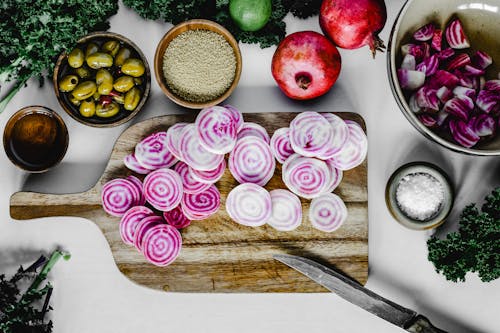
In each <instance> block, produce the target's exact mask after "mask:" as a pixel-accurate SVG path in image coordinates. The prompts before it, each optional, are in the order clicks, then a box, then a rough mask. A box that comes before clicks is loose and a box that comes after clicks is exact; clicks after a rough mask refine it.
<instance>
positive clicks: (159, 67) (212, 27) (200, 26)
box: [154, 19, 242, 109]
mask: <svg viewBox="0 0 500 333" xmlns="http://www.w3.org/2000/svg"><path fill="white" fill-rule="evenodd" d="M188 30H209V31H213V32H216V33H218V34H220V35H222V36H223V37H224V38H225V39H226V41H227V42H228V43H229V44H230V45H231V47H232V48H233V51H234V55H235V57H236V73H235V76H234V80H233V82H232V84H231V86H230V87H229V88H228V89H227V90H226V92H225V93H224V94H222V95H221V96H219V97H217V98H215V99H213V100H211V101H208V102H202V103H197V102H192V101H187V100H185V99H183V98H182V97H180V96H178V95H177V94H175V93H174V92H173V91H172V90H171V89H170V88H169V87H168V85H167V84H166V82H165V77H164V75H163V55H164V54H165V50H166V49H167V47H168V45H169V44H170V42H171V41H172V40H173V39H174V38H175V37H177V36H178V35H180V34H181V33H183V32H186V31H188ZM241 66H242V62H241V52H240V48H239V46H238V42H237V41H236V39H235V38H234V37H233V35H232V34H231V33H230V32H229V31H228V30H227V29H226V28H224V27H223V26H221V25H220V24H218V23H215V22H213V21H209V20H202V19H195V20H189V21H186V22H183V23H180V24H178V25H176V26H174V27H173V28H172V29H170V30H169V31H168V32H167V33H166V34H165V35H164V36H163V37H162V39H161V40H160V42H159V44H158V46H157V48H156V53H155V58H154V70H155V76H156V80H157V81H158V84H159V85H160V88H161V90H162V91H163V92H164V93H165V95H167V97H168V98H170V100H172V101H173V102H174V103H177V104H179V105H181V106H184V107H187V108H190V109H202V108H205V107H208V106H212V105H216V104H219V103H220V102H222V101H224V100H225V99H226V98H228V97H229V95H231V93H232V92H233V90H234V89H235V88H236V86H237V85H238V81H239V80H240V75H241Z"/></svg>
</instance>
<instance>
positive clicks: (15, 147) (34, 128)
mask: <svg viewBox="0 0 500 333" xmlns="http://www.w3.org/2000/svg"><path fill="white" fill-rule="evenodd" d="M68 141H69V137H68V129H67V128H66V124H65V123H64V121H63V119H62V118H61V117H60V116H59V115H58V114H57V113H56V112H54V111H52V110H51V109H48V108H46V107H43V106H28V107H25V108H23V109H21V110H19V111H17V112H16V113H14V115H12V117H10V119H9V121H8V122H7V125H5V129H4V132H3V146H4V149H5V153H6V154H7V156H8V157H9V159H10V160H11V161H12V163H14V164H15V165H17V166H18V167H20V168H21V169H23V170H25V171H28V172H44V171H47V170H49V169H50V168H51V167H53V166H54V165H56V164H58V163H59V162H60V161H61V160H62V158H63V157H64V155H65V154H66V150H67V148H68Z"/></svg>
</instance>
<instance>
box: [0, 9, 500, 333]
mask: <svg viewBox="0 0 500 333" xmlns="http://www.w3.org/2000/svg"><path fill="white" fill-rule="evenodd" d="M386 3H387V7H388V20H387V24H386V26H385V28H384V30H383V31H382V33H381V37H382V39H383V40H384V41H386V44H387V41H388V35H389V31H390V28H391V27H392V24H393V22H394V19H395V17H396V14H397V12H398V11H399V9H400V8H401V6H402V4H403V1H400V0H394V1H386ZM287 22H288V28H287V33H291V32H295V31H299V30H315V31H320V29H319V25H318V21H317V18H312V19H309V20H306V21H304V20H298V19H295V18H292V17H287ZM111 23H112V24H111V31H114V32H117V33H120V34H123V35H125V36H127V37H129V38H130V39H132V40H133V41H134V42H136V43H137V44H138V45H139V47H140V48H141V49H142V50H143V51H144V53H145V54H146V56H147V58H148V61H149V63H150V65H151V66H152V64H153V55H154V50H155V48H156V44H157V43H158V41H159V40H160V38H161V37H162V36H163V34H164V33H165V32H166V31H167V30H168V29H169V28H170V27H171V25H170V24H165V23H160V22H150V21H144V20H142V19H141V18H139V17H138V16H137V15H136V14H134V13H133V12H131V11H130V10H128V9H127V8H124V7H123V6H122V5H121V7H120V11H119V14H118V15H116V16H115V17H113V19H112V20H111ZM274 49H275V48H274V47H273V48H268V49H264V50H261V49H260V48H259V47H257V46H255V45H241V50H242V54H243V72H242V76H241V81H240V85H239V86H238V88H237V90H236V91H235V92H234V94H233V96H232V97H231V98H230V99H229V100H228V102H229V103H231V104H233V105H235V106H237V107H238V108H239V109H240V110H242V111H243V112H269V111H273V112H277V111H305V110H315V111H354V112H358V113H360V114H361V115H362V116H363V117H364V118H365V120H366V122H367V127H368V136H369V145H370V148H369V163H368V166H369V172H368V175H369V263H370V274H369V279H368V283H367V287H369V288H370V289H372V290H374V291H376V292H378V293H380V294H381V295H383V296H385V297H388V298H390V299H392V300H394V301H396V302H398V303H400V304H401V305H404V306H406V307H410V308H412V309H414V310H416V311H419V312H420V313H423V314H425V315H427V316H428V317H429V318H430V319H431V320H432V321H433V323H434V324H435V325H436V326H438V327H441V328H442V329H445V330H447V331H449V332H495V331H496V332H498V330H499V329H498V326H497V325H496V324H498V322H499V320H498V315H499V309H500V297H499V296H500V280H497V281H494V282H491V283H482V282H481V281H480V280H479V279H478V278H477V277H476V276H475V275H471V274H469V275H468V276H467V282H466V283H452V282H447V281H446V280H445V279H444V278H443V277H442V276H440V275H438V274H437V273H436V272H435V271H434V268H433V266H432V264H431V263H429V262H428V261H427V259H426V257H427V249H426V240H427V239H428V237H429V236H430V235H431V234H432V232H430V231H426V232H417V231H411V230H407V229H405V228H403V227H402V226H400V225H399V224H398V223H396V222H395V221H394V220H393V219H392V218H391V216H390V215H389V212H388V210H387V208H386V205H385V202H384V189H385V184H386V182H387V179H388V177H389V176H390V174H391V173H392V172H393V171H394V170H395V169H396V168H397V167H398V166H400V165H402V164H404V163H406V162H409V161H429V162H434V163H436V164H438V165H440V166H441V167H442V168H444V169H445V170H446V171H447V172H448V173H449V175H450V177H451V179H452V180H453V182H454V184H455V187H456V192H457V199H456V205H455V210H454V213H453V215H452V217H451V218H450V220H449V221H448V222H447V224H446V225H445V226H444V227H443V228H441V229H440V230H439V231H438V232H439V233H440V234H443V233H445V232H447V231H449V230H454V229H455V228H456V223H457V215H458V212H459V210H461V209H462V208H463V206H464V205H465V204H467V203H469V202H475V201H480V200H482V198H483V197H484V195H485V194H486V193H488V192H489V191H490V190H491V189H492V188H493V187H494V186H495V185H497V186H498V185H500V178H499V174H500V173H499V171H500V159H499V158H498V157H497V158H481V157H472V156H463V155H459V154H456V153H453V152H450V151H447V150H445V149H444V148H441V147H438V146H437V145H436V144H433V143H431V142H430V141H428V140H426V139H425V138H424V137H423V136H422V135H421V134H419V133H418V132H417V131H416V130H415V129H414V128H413V127H412V126H411V125H410V124H409V123H408V122H407V121H406V119H405V118H404V116H403V115H402V114H401V112H400V110H399V109H398V107H397V105H396V103H395V101H394V98H393V96H392V94H391V92H390V88H389V83H388V79H387V74H386V57H385V54H378V56H377V58H376V59H375V60H373V59H372V58H371V55H370V52H369V50H368V49H367V48H362V49H359V50H354V51H347V50H340V52H341V55H342V61H343V64H342V72H341V75H340V77H339V80H338V82H337V84H336V85H335V86H334V88H333V89H332V91H330V92H329V93H328V94H327V95H326V96H324V97H323V98H319V99H318V100H315V101H312V102H305V103H298V102H292V101H290V100H288V99H287V98H286V97H284V96H283V95H282V94H281V92H280V91H279V90H278V88H277V87H276V85H275V83H274V81H273V79H272V76H271V73H270V64H271V58H272V54H273V52H274ZM32 104H40V105H45V106H48V107H50V108H52V109H54V110H56V111H57V112H58V113H59V114H60V115H61V116H62V117H63V118H64V120H65V121H66V124H67V125H68V129H69V132H70V145H69V149H68V152H67V154H66V157H65V159H64V161H63V163H62V164H61V165H60V166H59V167H57V168H55V169H54V170H53V171H51V172H49V173H48V174H45V175H42V176H40V175H38V176H29V177H28V175H27V174H26V173H24V172H22V171H20V170H18V169H17V168H15V167H14V166H13V165H12V164H11V163H10V161H9V160H8V159H7V157H6V156H5V153H4V151H3V150H2V151H1V152H0V170H1V171H0V185H1V192H0V272H1V271H4V272H5V271H7V272H12V271H13V270H14V269H15V267H16V265H18V264H19V263H28V262H30V261H33V260H34V259H35V258H37V257H38V255H39V252H40V251H46V252H49V251H51V250H52V249H54V248H55V247H56V246H60V247H62V248H64V249H67V250H69V251H71V253H72V255H73V257H72V259H71V260H70V261H68V262H60V263H58V264H57V265H56V267H55V268H54V270H53V273H52V274H51V277H50V279H51V281H52V282H53V284H54V286H55V289H54V293H53V298H52V303H51V304H52V306H53V307H54V309H55V310H54V311H53V312H52V319H53V321H54V324H55V329H54V332H56V333H61V332H75V333H77V332H78V333H83V332H89V333H90V332H121V333H127V332H138V331H140V332H144V333H147V332H166V331H170V332H217V333H224V332H236V331H237V332H239V333H244V332H281V331H287V332H368V331H370V332H387V333H391V332H400V331H402V330H401V329H399V328H397V327H394V326H392V325H390V324H388V323H386V322H384V321H383V320H381V319H379V318H377V317H375V316H373V315H371V314H369V313H367V312H364V311H363V310H361V309H359V308H357V307H356V306H354V305H351V304H349V303H348V302H346V301H344V300H342V299H340V298H339V297H337V296H336V295H334V294H218V295H217V294H216V295H213V294H179V293H177V294H174V293H164V292H159V291H154V290H149V289H146V288H143V287H141V286H137V285H135V284H134V283H132V282H130V281H129V280H128V279H127V278H126V277H124V276H123V275H122V274H121V273H120V272H119V271H118V269H117V268H116V266H115V264H114V262H113V259H112V256H111V252H110V249H109V247H108V244H107V242H106V240H105V238H104V237H103V235H102V234H101V232H100V231H99V229H98V228H97V227H96V226H95V225H94V224H93V223H92V222H89V221H87V220H84V219H80V218H47V219H39V220H34V221H14V220H12V219H11V218H10V216H9V196H10V195H11V194H12V193H13V192H15V191H19V190H21V189H22V188H24V189H29V190H37V191H42V192H57V193H63V192H78V191H83V190H85V189H87V188H88V187H90V186H92V185H93V184H94V183H95V182H96V180H97V179H98V177H99V176H100V174H101V173H102V170H103V169H104V166H105V163H106V162H107V160H108V157H109V153H110V151H111V149H112V146H113V143H114V141H115V139H116V138H117V137H118V135H119V134H120V133H121V132H122V131H123V130H124V129H125V128H126V127H127V126H130V125H131V124H132V122H131V123H128V124H126V125H123V126H120V127H118V128H114V129H94V128H90V127H86V126H83V125H81V124H79V123H77V122H76V121H74V120H73V119H71V118H70V117H69V116H67V115H66V114H65V113H64V112H63V110H62V109H61V107H60V106H59V105H58V103H57V100H56V98H55V96H54V93H53V91H52V85H51V84H46V85H45V86H44V88H42V89H40V88H38V85H37V83H36V81H31V82H30V84H29V87H28V88H25V89H23V90H22V91H21V92H20V93H19V94H18V95H17V96H16V97H15V99H14V100H13V101H12V102H11V103H10V105H9V106H8V108H7V110H6V111H5V112H4V114H2V115H1V116H0V128H3V127H4V126H5V123H6V121H7V119H8V118H9V117H10V115H12V114H13V113H14V112H15V111H16V110H17V109H19V108H21V107H24V106H27V105H32ZM182 112H186V111H184V110H182V109H181V108H179V107H177V106H175V105H174V104H172V103H171V102H170V101H169V100H168V99H167V98H166V97H165V96H164V95H163V94H162V92H161V91H160V89H159V88H158V86H157V84H156V81H155V79H154V78H153V80H152V96H151V98H150V100H149V102H148V104H147V107H146V108H145V109H144V111H143V112H142V113H141V114H140V116H138V117H137V118H136V119H134V121H133V122H134V123H135V122H137V121H140V120H143V119H147V118H150V117H152V116H156V115H165V114H172V113H182Z"/></svg>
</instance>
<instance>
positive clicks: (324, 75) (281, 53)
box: [271, 31, 341, 100]
mask: <svg viewBox="0 0 500 333" xmlns="http://www.w3.org/2000/svg"><path fill="white" fill-rule="evenodd" d="M340 68H341V60H340V54H339V52H338V50H337V48H336V47H335V45H333V44H332V42H330V41H329V40H328V39H327V38H326V37H325V36H323V35H321V34H319V33H317V32H314V31H300V32H296V33H293V34H291V35H288V36H287V37H286V38H285V39H283V40H282V41H281V43H280V44H279V45H278V48H277V49H276V52H275V53H274V56H273V60H272V65H271V70H272V74H273V77H274V79H275V80H276V83H278V86H279V87H280V89H281V90H282V91H283V92H284V93H285V95H287V96H288V97H290V98H293V99H298V100H305V99H311V98H315V97H318V96H321V95H323V94H325V93H326V92H327V91H328V90H330V88H331V87H332V86H333V84H334V83H335V81H337V78H338V76H339V73H340Z"/></svg>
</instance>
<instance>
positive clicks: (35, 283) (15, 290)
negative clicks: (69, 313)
mask: <svg viewBox="0 0 500 333" xmlns="http://www.w3.org/2000/svg"><path fill="white" fill-rule="evenodd" d="M60 258H64V259H65V260H68V259H69V258H70V255H69V253H67V252H62V251H59V250H56V251H54V252H53V253H52V255H51V256H50V258H49V259H47V258H46V257H45V256H43V255H42V256H40V258H39V259H38V260H37V261H35V262H34V263H33V264H32V265H31V266H30V267H28V268H27V269H23V267H22V266H21V267H20V268H19V269H18V271H17V272H16V274H14V275H13V276H12V277H11V278H10V279H6V278H5V275H4V274H0V332H2V333H50V332H52V321H50V320H49V321H45V314H46V313H47V312H48V311H50V310H52V307H51V306H49V301H50V297H51V294H52V286H51V284H50V283H47V284H46V285H45V286H43V287H40V285H41V284H42V283H43V282H44V281H45V279H46V278H47V275H48V273H49V272H50V270H51V269H52V267H53V266H54V265H55V264H56V262H57V261H58V260H59V259H60ZM42 266H43V267H42ZM40 267H42V269H41V270H40V272H39V273H37V270H38V268H40ZM30 281H31V284H30V286H29V287H28V289H27V290H26V292H25V293H24V294H21V288H20V287H19V284H20V283H21V282H23V283H26V282H30ZM42 300H43V305H42V307H41V309H39V306H38V303H39V302H40V301H42Z"/></svg>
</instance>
